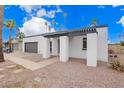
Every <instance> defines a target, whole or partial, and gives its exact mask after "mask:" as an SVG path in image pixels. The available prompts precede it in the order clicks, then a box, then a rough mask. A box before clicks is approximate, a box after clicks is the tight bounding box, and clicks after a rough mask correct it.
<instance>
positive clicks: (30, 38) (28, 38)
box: [22, 36, 43, 54]
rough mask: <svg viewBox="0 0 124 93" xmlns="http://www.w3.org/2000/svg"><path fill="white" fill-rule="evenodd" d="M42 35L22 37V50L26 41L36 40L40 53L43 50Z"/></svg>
mask: <svg viewBox="0 0 124 93" xmlns="http://www.w3.org/2000/svg"><path fill="white" fill-rule="evenodd" d="M42 39H43V37H42V36H35V37H27V38H23V44H22V46H23V47H22V50H23V52H24V51H25V50H24V49H25V45H24V43H26V42H38V54H42V51H43V40H42Z"/></svg>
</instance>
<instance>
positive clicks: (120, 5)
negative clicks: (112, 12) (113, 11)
mask: <svg viewBox="0 0 124 93" xmlns="http://www.w3.org/2000/svg"><path fill="white" fill-rule="evenodd" d="M118 6H121V5H112V7H114V8H115V7H118Z"/></svg>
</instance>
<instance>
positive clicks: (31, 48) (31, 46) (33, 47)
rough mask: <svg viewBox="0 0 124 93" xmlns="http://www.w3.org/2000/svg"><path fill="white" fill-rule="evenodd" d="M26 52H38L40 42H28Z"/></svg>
mask: <svg viewBox="0 0 124 93" xmlns="http://www.w3.org/2000/svg"><path fill="white" fill-rule="evenodd" d="M25 52H30V53H38V42H26V43H25Z"/></svg>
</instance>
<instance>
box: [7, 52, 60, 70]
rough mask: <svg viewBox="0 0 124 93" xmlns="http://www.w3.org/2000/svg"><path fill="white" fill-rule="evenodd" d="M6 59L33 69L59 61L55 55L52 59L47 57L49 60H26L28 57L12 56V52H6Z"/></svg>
mask: <svg viewBox="0 0 124 93" xmlns="http://www.w3.org/2000/svg"><path fill="white" fill-rule="evenodd" d="M5 59H6V60H10V61H12V62H14V63H16V64H19V65H22V66H24V67H25V68H27V69H30V70H32V71H34V70H37V69H39V68H43V67H46V66H48V65H50V64H53V63H56V62H58V58H56V57H54V58H50V59H47V60H43V61H42V62H38V63H35V62H33V61H29V60H26V59H23V58H20V57H16V56H12V55H10V54H6V55H5Z"/></svg>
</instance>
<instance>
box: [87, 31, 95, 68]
mask: <svg viewBox="0 0 124 93" xmlns="http://www.w3.org/2000/svg"><path fill="white" fill-rule="evenodd" d="M87 66H93V67H96V66H97V34H96V33H89V34H87Z"/></svg>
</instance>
